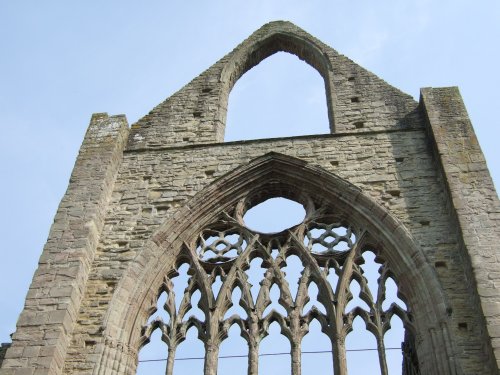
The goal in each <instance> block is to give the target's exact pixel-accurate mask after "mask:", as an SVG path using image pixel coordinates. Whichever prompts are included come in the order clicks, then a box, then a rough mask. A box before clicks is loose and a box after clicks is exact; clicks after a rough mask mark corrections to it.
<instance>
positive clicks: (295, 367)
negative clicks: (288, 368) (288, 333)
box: [290, 337, 302, 375]
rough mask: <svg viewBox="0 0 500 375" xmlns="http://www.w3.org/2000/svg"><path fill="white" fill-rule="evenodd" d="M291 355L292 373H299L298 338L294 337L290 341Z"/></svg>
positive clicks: (299, 349)
mask: <svg viewBox="0 0 500 375" xmlns="http://www.w3.org/2000/svg"><path fill="white" fill-rule="evenodd" d="M290 354H291V356H292V375H300V372H301V361H300V360H301V355H302V351H301V348H300V340H299V339H298V337H294V340H293V342H292V343H291V353H290Z"/></svg>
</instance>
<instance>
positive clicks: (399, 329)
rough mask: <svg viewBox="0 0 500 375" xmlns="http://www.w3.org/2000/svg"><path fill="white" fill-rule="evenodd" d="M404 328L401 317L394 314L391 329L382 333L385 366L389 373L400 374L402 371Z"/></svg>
mask: <svg viewBox="0 0 500 375" xmlns="http://www.w3.org/2000/svg"><path fill="white" fill-rule="evenodd" d="M404 335H405V329H404V326H403V322H402V321H401V319H400V318H399V317H398V316H397V315H394V316H393V317H392V319H391V329H390V330H388V331H387V332H386V333H385V335H384V345H385V357H386V361H387V368H388V369H389V373H390V374H391V375H393V374H394V375H401V374H402V371H403V352H402V351H401V350H399V349H400V348H402V346H403V342H404V341H405V338H404Z"/></svg>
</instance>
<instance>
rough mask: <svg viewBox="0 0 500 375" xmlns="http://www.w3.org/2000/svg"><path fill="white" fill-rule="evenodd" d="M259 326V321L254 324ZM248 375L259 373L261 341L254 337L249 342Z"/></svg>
mask: <svg viewBox="0 0 500 375" xmlns="http://www.w3.org/2000/svg"><path fill="white" fill-rule="evenodd" d="M254 324H255V326H257V323H252V325H254ZM256 328H257V327H256ZM247 373H248V375H257V374H258V373H259V342H258V341H257V340H254V339H253V337H252V338H251V339H250V342H249V343H248V372H247Z"/></svg>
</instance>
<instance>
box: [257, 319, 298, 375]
mask: <svg viewBox="0 0 500 375" xmlns="http://www.w3.org/2000/svg"><path fill="white" fill-rule="evenodd" d="M268 331H269V335H268V336H266V337H265V338H264V339H263V340H262V342H261V344H260V350H259V355H260V357H259V375H276V374H291V359H290V354H288V353H290V341H288V339H287V338H286V337H285V336H283V335H282V334H281V327H280V325H279V324H278V323H277V322H274V323H272V324H271V326H270V327H269V329H268Z"/></svg>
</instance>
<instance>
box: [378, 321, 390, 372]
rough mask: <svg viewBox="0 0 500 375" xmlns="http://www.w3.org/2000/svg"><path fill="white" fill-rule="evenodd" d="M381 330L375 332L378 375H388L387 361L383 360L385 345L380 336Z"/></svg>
mask: <svg viewBox="0 0 500 375" xmlns="http://www.w3.org/2000/svg"><path fill="white" fill-rule="evenodd" d="M380 332H381V330H379V331H378V332H377V335H376V336H377V337H376V339H377V349H378V360H379V363H380V375H388V374H389V370H388V369H387V361H386V358H385V344H384V337H383V336H382V335H381V333H380Z"/></svg>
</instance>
